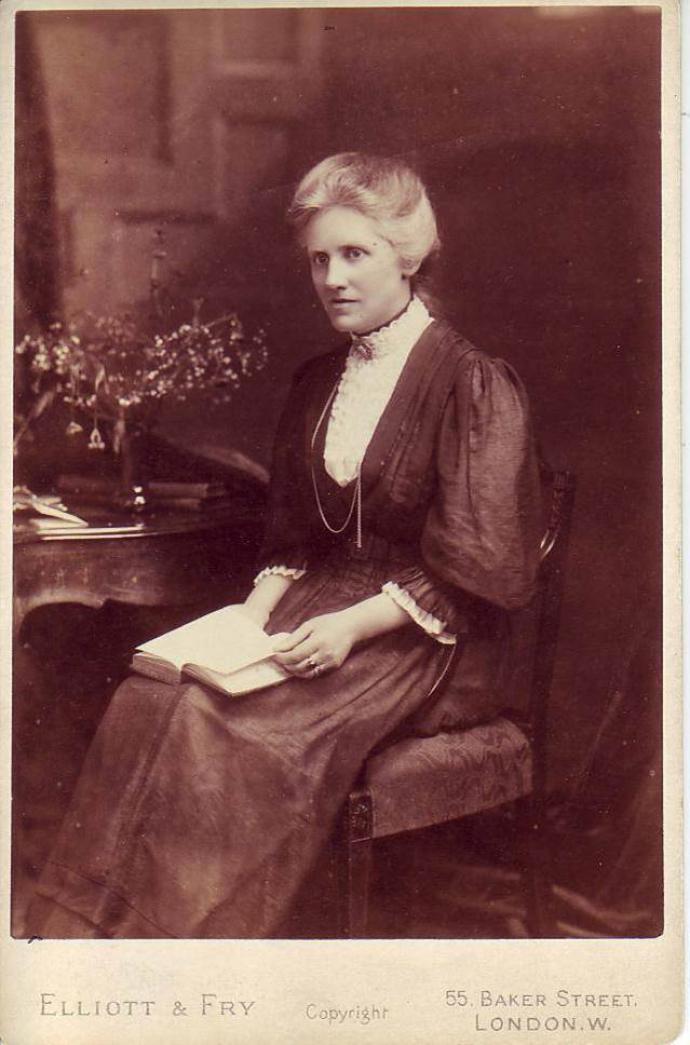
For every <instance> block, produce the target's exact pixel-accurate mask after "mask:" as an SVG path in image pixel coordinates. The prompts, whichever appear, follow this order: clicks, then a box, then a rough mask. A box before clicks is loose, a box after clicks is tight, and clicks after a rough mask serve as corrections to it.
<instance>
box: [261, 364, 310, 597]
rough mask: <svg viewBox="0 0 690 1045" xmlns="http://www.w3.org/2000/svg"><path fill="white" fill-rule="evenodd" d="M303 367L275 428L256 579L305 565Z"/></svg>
mask: <svg viewBox="0 0 690 1045" xmlns="http://www.w3.org/2000/svg"><path fill="white" fill-rule="evenodd" d="M304 400H305V380H304V371H303V370H299V371H298V372H297V374H296V375H295V377H294V379H293V382H292V386H291V389H290V393H289V395H288V398H287V402H286V405H285V408H284V410H283V413H282V415H281V418H280V421H279V423H278V427H277V430H276V435H275V440H274V444H273V459H272V464H271V481H270V486H269V495H268V507H267V512H266V522H265V527H264V537H263V543H262V546H261V549H260V552H259V556H258V561H257V567H258V570H259V573H258V575H257V577H256V580H255V583H256V581H258V580H259V578H260V577H262V576H265V575H266V574H267V573H282V574H287V575H289V576H294V577H299V576H301V575H302V573H303V572H304V571H305V570H306V569H307V566H308V540H307V533H306V518H305V511H304V503H305V500H304V490H303V483H304V478H303V474H302V471H301V469H300V467H299V462H300V459H301V456H303V454H304V448H303V446H302V445H301V442H300V431H301V425H302V423H303V418H304V409H305V403H304Z"/></svg>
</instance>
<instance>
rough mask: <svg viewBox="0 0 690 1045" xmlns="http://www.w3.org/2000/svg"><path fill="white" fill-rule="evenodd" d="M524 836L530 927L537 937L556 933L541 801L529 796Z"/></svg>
mask: <svg viewBox="0 0 690 1045" xmlns="http://www.w3.org/2000/svg"><path fill="white" fill-rule="evenodd" d="M521 821H522V837H523V838H524V839H525V850H526V851H525V869H524V872H523V877H524V883H525V907H526V922H527V931H528V932H529V935H530V937H532V938H534V939H549V938H551V937H553V935H554V932H553V916H552V892H551V886H552V883H551V860H550V855H551V854H550V852H549V846H548V838H547V837H546V823H545V817H544V812H543V808H541V803H540V802H537V801H535V800H533V799H529V798H528V799H527V800H526V801H525V803H524V806H523V808H522V814H521Z"/></svg>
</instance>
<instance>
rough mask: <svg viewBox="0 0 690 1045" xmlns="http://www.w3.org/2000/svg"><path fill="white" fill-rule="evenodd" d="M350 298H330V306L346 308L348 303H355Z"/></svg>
mask: <svg viewBox="0 0 690 1045" xmlns="http://www.w3.org/2000/svg"><path fill="white" fill-rule="evenodd" d="M356 304H357V302H356V301H354V300H353V299H352V298H331V308H347V306H348V305H356Z"/></svg>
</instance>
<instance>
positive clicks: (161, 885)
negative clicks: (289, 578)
mask: <svg viewBox="0 0 690 1045" xmlns="http://www.w3.org/2000/svg"><path fill="white" fill-rule="evenodd" d="M386 579H387V577H386V568H385V565H384V564H377V565H372V564H366V563H361V562H354V563H352V562H348V563H346V564H341V565H340V566H339V567H332V568H330V569H328V570H323V571H317V572H313V573H309V574H307V575H306V576H305V577H303V578H302V579H301V580H299V581H297V582H295V583H294V584H293V585H292V586H291V587H290V589H289V590H288V592H287V594H286V595H285V596H284V598H283V599H282V600H281V602H280V604H279V606H278V607H277V608H276V610H275V611H274V613H273V615H272V617H271V623H270V630H271V631H273V632H277V631H289V630H292V629H294V628H295V627H297V626H298V625H299V624H301V623H302V622H304V621H305V620H308V619H309V618H311V617H314V616H316V615H318V614H321V613H327V612H332V611H335V610H338V609H342V608H344V607H345V606H348V605H351V604H352V603H354V602H356V601H359V600H360V599H363V598H367V597H368V596H370V595H373V594H376V593H377V592H378V591H380V586H381V583H382V581H384V580H386ZM451 651H452V647H449V646H444V645H441V644H439V643H437V642H436V641H435V640H434V639H432V638H430V637H428V636H427V635H426V634H425V633H424V631H423V630H422V629H421V628H419V627H418V626H417V625H415V624H412V623H410V624H409V625H405V626H404V627H402V628H400V629H398V630H397V631H394V632H391V633H389V634H387V635H383V636H380V637H378V638H377V639H375V640H372V641H370V642H367V643H364V644H362V645H360V646H358V647H356V648H355V649H354V650H353V651H352V652H351V654H350V656H349V657H348V659H347V660H346V661H345V663H344V664H343V665H342V666H341V667H340V668H339V669H338V670H337V671H334V672H331V673H330V674H326V675H323V676H321V677H319V678H316V679H310V680H303V679H297V678H295V679H291V680H290V681H288V682H286V683H283V684H282V685H279V686H275V687H273V688H271V689H267V690H263V691H261V692H257V693H252V694H247V695H246V696H244V697H239V698H235V699H228V698H227V697H225V696H223V695H222V694H218V693H216V692H214V691H212V690H209V689H206V688H204V687H203V686H200V685H196V684H181V685H178V686H169V685H165V684H162V683H158V682H154V681H151V680H149V679H144V678H141V677H139V676H131V677H130V678H128V679H127V680H126V681H125V682H124V683H123V684H122V685H121V686H120V687H119V689H118V690H117V692H116V693H115V695H114V697H113V699H112V701H111V704H110V706H109V708H108V711H107V712H106V715H105V717H104V719H103V721H102V723H101V725H100V727H99V730H98V733H97V735H96V737H95V739H94V741H93V744H92V746H91V749H90V751H89V754H88V756H87V758H86V761H85V764H84V768H83V771H82V774H81V777H80V780H79V784H78V786H77V789H76V791H75V795H74V798H73V800H72V804H71V807H70V810H69V812H68V814H67V816H66V818H65V821H64V824H63V827H62V831H61V834H60V837H59V840H58V842H57V845H56V847H55V849H54V851H53V853H52V854H51V857H50V859H49V861H48V863H47V866H46V868H45V871H44V874H43V876H42V878H41V881H40V883H39V885H38V890H37V891H38V896H37V899H36V901H35V903H34V905H33V909H32V910H31V911H30V913H29V923H28V927H29V932H30V933H31V934H35V935H40V936H43V937H44V938H50V937H53V938H55V937H57V938H64V937H68V936H71V937H77V938H83V937H94V936H95V937H98V936H103V937H118V938H145V937H147V938H156V937H182V938H190V937H203V938H207V937H215V938H236V937H266V936H270V935H273V934H276V932H277V931H278V930H279V928H280V927H281V926H282V925H284V924H285V921H286V918H287V917H288V916H289V914H290V911H291V908H292V906H293V904H294V902H295V899H296V897H297V895H298V893H299V891H300V888H301V886H302V885H303V883H304V882H305V880H306V879H307V877H308V876H309V874H310V872H311V871H312V869H313V868H314V866H315V865H316V863H317V861H318V860H319V857H320V855H321V854H322V851H323V850H324V847H325V846H326V845H327V844H328V843H329V840H330V839H331V836H332V834H333V830H334V827H335V825H336V822H337V818H338V815H339V812H340V810H341V808H342V805H343V802H344V801H345V799H346V797H347V794H348V792H349V791H350V790H351V788H352V786H353V784H354V783H355V781H356V779H357V776H358V774H359V772H360V769H361V767H362V764H363V762H364V760H365V759H366V757H367V755H368V754H369V752H370V751H371V750H372V749H373V748H375V747H376V746H377V745H378V744H379V743H380V742H381V741H382V740H383V739H384V738H385V737H386V736H387V735H388V734H390V733H391V732H392V731H393V730H395V729H396V727H398V726H399V725H400V724H401V723H402V722H403V721H404V720H405V718H406V717H407V716H408V715H410V714H412V712H414V711H415V710H416V709H417V708H419V707H420V705H421V704H422V703H423V702H424V701H425V700H426V699H427V698H428V696H429V694H430V692H431V690H432V689H433V687H434V684H435V682H436V680H437V679H438V678H439V677H440V675H441V674H442V672H443V669H444V666H445V665H446V663H447V661H448V658H449V655H450V654H451Z"/></svg>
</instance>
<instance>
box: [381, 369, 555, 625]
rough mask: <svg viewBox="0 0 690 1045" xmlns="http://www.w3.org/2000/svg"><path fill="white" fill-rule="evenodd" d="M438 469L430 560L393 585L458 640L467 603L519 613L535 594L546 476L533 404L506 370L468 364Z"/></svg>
mask: <svg viewBox="0 0 690 1045" xmlns="http://www.w3.org/2000/svg"><path fill="white" fill-rule="evenodd" d="M436 468H437V488H436V492H435V496H434V498H433V500H432V503H431V506H430V509H429V512H428V515H427V519H426V522H425V525H424V530H423V534H422V540H421V559H422V561H421V563H420V564H419V566H412V567H408V568H406V569H404V570H402V571H401V572H400V574H399V575H398V576H394V577H391V583H392V584H394V585H396V587H397V588H398V589H403V590H404V591H405V592H406V593H407V594H408V595H409V597H410V598H411V599H412V600H413V601H414V603H415V604H416V606H417V607H419V608H420V609H421V611H422V612H423V613H424V614H428V615H431V616H432V617H433V618H435V619H436V620H439V621H441V622H443V624H444V625H445V628H446V629H447V630H448V631H450V632H454V631H455V630H456V629H457V627H458V624H459V618H460V616H461V614H462V609H463V601H464V600H466V599H467V596H468V595H469V596H470V597H479V598H480V599H484V600H486V601H488V602H490V603H493V604H495V605H497V606H499V607H502V608H504V609H507V610H512V609H517V608H518V607H520V606H523V605H524V604H526V603H527V602H528V601H529V599H530V598H531V596H532V594H533V592H534V586H535V581H536V575H537V568H538V564H539V540H540V530H541V520H540V494H539V472H538V466H537V461H536V454H535V449H534V442H533V437H532V432H531V426H530V417H529V405H528V402H527V396H526V393H525V390H524V388H523V386H522V383H521V382H520V379H519V378H518V376H517V374H516V373H515V371H514V370H513V369H512V368H511V367H510V366H509V365H508V364H507V363H505V362H503V361H502V360H492V359H490V358H488V357H487V356H484V355H483V354H481V353H477V354H476V356H475V357H474V358H473V359H472V360H471V361H470V363H469V365H465V366H462V364H461V366H460V368H459V371H458V374H457V379H456V381H455V384H454V386H453V389H452V392H451V394H450V396H449V398H448V401H447V403H446V408H445V411H444V415H443V418H442V423H441V427H440V432H439V439H438V445H437V454H436Z"/></svg>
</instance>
